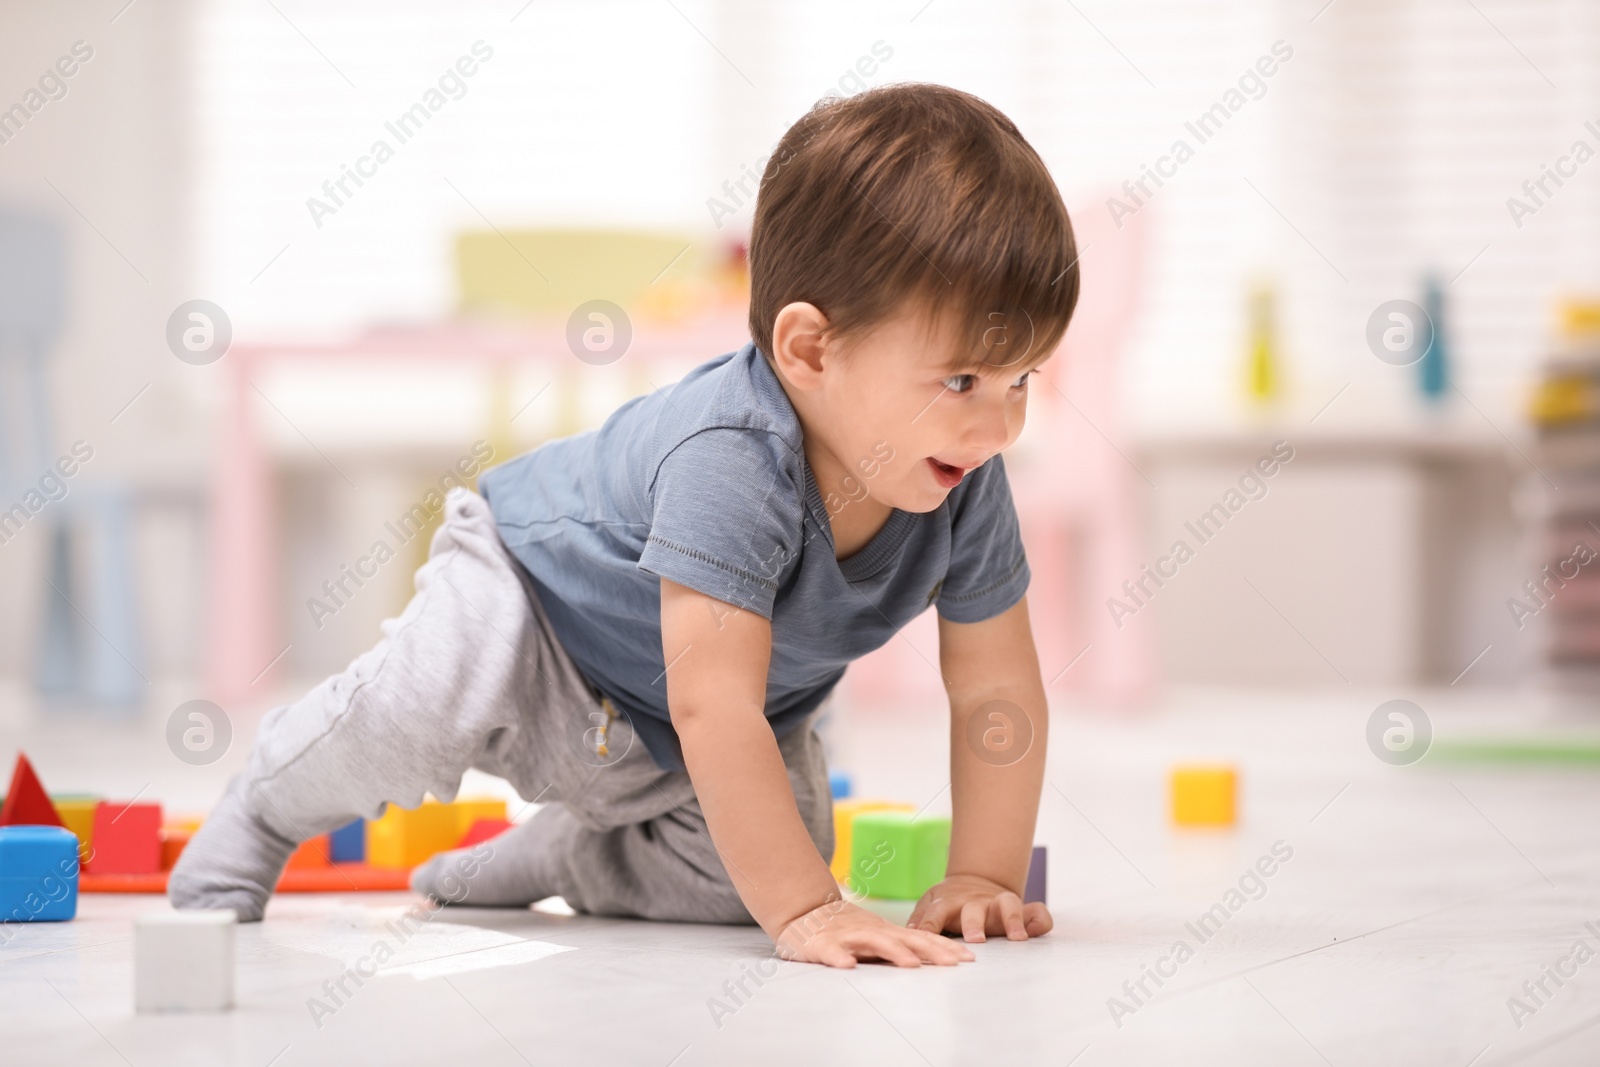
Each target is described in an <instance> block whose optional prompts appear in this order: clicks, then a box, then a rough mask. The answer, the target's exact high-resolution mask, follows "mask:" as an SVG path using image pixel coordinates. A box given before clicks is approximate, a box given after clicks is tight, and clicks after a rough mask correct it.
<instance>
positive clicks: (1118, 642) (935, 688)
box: [840, 197, 1155, 708]
mask: <svg viewBox="0 0 1600 1067" xmlns="http://www.w3.org/2000/svg"><path fill="white" fill-rule="evenodd" d="M1104 203H1105V198H1104V197H1100V198H1097V199H1092V200H1090V201H1089V202H1088V204H1087V206H1085V207H1082V208H1080V209H1079V210H1077V211H1074V212H1073V213H1072V219H1073V227H1074V230H1075V232H1076V235H1077V240H1078V252H1079V257H1080V262H1079V267H1080V270H1081V272H1082V288H1081V291H1080V293H1079V299H1078V307H1077V311H1076V312H1075V313H1074V316H1073V320H1072V325H1071V327H1070V328H1069V329H1068V331H1067V336H1066V340H1065V341H1064V342H1063V344H1062V347H1061V350H1060V351H1059V352H1058V353H1057V354H1056V356H1055V357H1054V358H1052V359H1051V360H1050V361H1049V362H1048V363H1046V364H1045V366H1044V367H1043V369H1042V371H1041V374H1040V376H1039V378H1038V379H1036V380H1035V385H1034V386H1033V389H1034V392H1033V395H1032V396H1031V397H1030V399H1029V412H1028V415H1029V419H1030V422H1031V423H1032V425H1030V427H1029V433H1030V435H1033V434H1037V435H1038V437H1037V438H1036V439H1034V440H1031V441H1030V447H1029V448H1027V449H1017V450H1014V454H1008V455H1007V457H1006V466H1007V471H1008V474H1009V475H1010V479H1011V486H1012V495H1013V496H1014V498H1015V500H1016V505H1017V513H1018V518H1019V521H1020V523H1021V526H1022V537H1023V542H1024V544H1025V545H1026V546H1027V551H1028V564H1029V567H1030V568H1031V569H1032V571H1033V580H1032V583H1031V584H1030V586H1029V588H1028V607H1029V615H1030V618H1031V620H1032V623H1033V631H1034V640H1035V643H1036V645H1037V646H1038V649H1039V665H1040V668H1041V670H1042V672H1043V675H1044V681H1045V684H1046V688H1047V690H1048V691H1050V692H1060V691H1072V692H1076V693H1081V694H1083V695H1084V696H1086V697H1088V698H1089V699H1091V700H1093V701H1094V702H1096V703H1099V704H1109V705H1112V706H1118V707H1125V706H1129V705H1133V704H1136V703H1138V702H1140V701H1141V700H1143V699H1144V698H1145V697H1146V696H1147V695H1148V694H1149V692H1150V690H1151V689H1152V687H1153V683H1154V680H1155V679H1154V662H1153V656H1152V652H1151V650H1152V642H1153V640H1154V633H1153V632H1152V630H1151V627H1152V626H1153V625H1154V619H1153V617H1152V613H1148V612H1141V613H1140V614H1139V615H1138V616H1136V617H1124V618H1123V620H1122V623H1123V625H1122V626H1121V627H1120V628H1119V627H1118V626H1117V625H1116V624H1115V622H1114V621H1113V620H1112V618H1111V615H1110V612H1109V611H1108V610H1107V607H1106V601H1107V599H1108V598H1110V597H1112V596H1120V595H1121V585H1122V583H1123V582H1124V581H1126V580H1128V579H1132V578H1137V577H1138V574H1139V568H1140V566H1141V564H1142V563H1143V562H1144V545H1143V540H1142V535H1141V524H1140V522H1139V517H1138V507H1137V499H1138V492H1139V491H1140V490H1141V489H1143V487H1144V485H1143V475H1141V474H1140V473H1139V472H1138V471H1137V470H1136V469H1135V467H1134V463H1136V462H1137V458H1136V457H1135V456H1134V455H1133V452H1132V450H1131V448H1130V446H1129V444H1128V442H1127V441H1126V437H1125V434H1124V431H1123V426H1122V411H1121V408H1120V405H1119V403H1118V398H1117V374H1118V368H1119V364H1120V357H1121V355H1122V352H1123V350H1124V348H1125V346H1126V344H1127V342H1128V337H1129V335H1130V333H1131V331H1132V328H1133V325H1134V323H1135V321H1136V316H1137V313H1138V310H1139V300H1140V296H1141V294H1142V291H1143V287H1144V271H1145V260H1146V255H1147V247H1148V241H1149V237H1148V233H1147V231H1148V229H1149V218H1150V213H1151V210H1153V209H1146V210H1144V211H1141V212H1140V213H1139V214H1137V215H1134V216H1132V217H1125V218H1124V219H1122V225H1121V226H1120V227H1118V226H1117V225H1116V224H1115V223H1114V222H1112V220H1111V218H1110V216H1109V215H1108V214H1107V212H1106V210H1105V208H1104V206H1103V205H1104ZM938 663H939V642H938V622H937V619H936V617H935V614H934V612H932V611H929V612H926V613H924V614H923V615H922V616H920V617H919V618H918V619H917V620H916V621H915V622H913V623H912V624H911V625H910V626H908V627H906V629H905V630H903V631H902V632H901V633H900V634H899V635H898V636H896V638H895V639H894V640H892V641H890V642H889V644H887V645H886V646H884V647H883V648H881V649H879V650H878V651H877V652H874V653H872V654H871V655H869V656H866V657H864V658H863V659H861V660H859V661H857V662H856V663H855V664H853V665H852V666H851V667H850V670H849V672H848V673H847V674H846V676H845V679H844V681H843V682H842V683H841V686H840V688H841V693H842V694H843V695H844V697H845V699H846V701H847V702H848V703H849V705H850V706H852V707H857V708H859V707H866V706H871V705H875V704H891V705H894V704H906V703H921V702H924V701H936V702H939V703H940V704H941V705H942V702H943V700H944V687H943V684H942V682H941V680H940V678H939V673H938Z"/></svg>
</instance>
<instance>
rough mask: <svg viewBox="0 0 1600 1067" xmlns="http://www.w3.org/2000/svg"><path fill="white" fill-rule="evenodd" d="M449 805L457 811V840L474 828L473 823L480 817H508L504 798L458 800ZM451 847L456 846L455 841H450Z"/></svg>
mask: <svg viewBox="0 0 1600 1067" xmlns="http://www.w3.org/2000/svg"><path fill="white" fill-rule="evenodd" d="M449 806H450V808H451V809H452V810H453V811H454V812H455V813H456V841H459V840H461V835H462V834H464V833H466V832H467V831H468V830H470V829H472V824H473V823H475V822H477V821H478V820H479V819H504V818H505V817H506V802H505V801H503V800H491V799H489V798H488V797H479V798H476V799H473V800H458V801H456V802H455V803H453V804H451V805H449ZM450 847H451V848H454V847H455V841H452V842H451V843H450Z"/></svg>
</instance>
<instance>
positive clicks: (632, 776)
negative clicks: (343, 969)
mask: <svg viewBox="0 0 1600 1067" xmlns="http://www.w3.org/2000/svg"><path fill="white" fill-rule="evenodd" d="M1076 263H1077V253H1076V251H1075V249H1074V242H1073V236H1072V229H1071V224H1070V223H1069V221H1068V218H1067V213H1066V210H1065V208H1064V207H1063V205H1062V201H1061V196H1060V194H1059V192H1058V191H1057V190H1056V187H1055V184H1054V183H1053V182H1052V180H1051V178H1050V175H1049V173H1048V172H1047V170H1046V169H1045V166H1044V164H1043V163H1042V162H1041V161H1040V159H1039V157H1038V155H1037V154H1036V153H1035V152H1034V151H1033V149H1032V148H1031V147H1030V146H1029V145H1028V144H1027V142H1026V141H1024V140H1023V138H1022V135H1021V134H1020V133H1019V132H1018V131H1017V128H1016V127H1015V126H1014V125H1013V124H1012V123H1011V122H1010V121H1009V120H1008V119H1006V118H1005V116H1004V115H1002V114H1001V113H1000V112H999V111H997V110H996V109H994V108H993V107H991V106H990V105H988V104H986V103H984V102H983V101H981V100H978V99H977V98H975V97H972V96H970V95H968V94H966V93H962V92H958V91H955V90H952V89H947V88H944V87H941V86H935V85H918V84H909V85H897V86H889V87H885V88H881V89H875V90H871V91H868V92H864V93H861V94H859V95H857V96H854V97H850V98H844V99H840V98H837V97H833V98H829V99H825V100H824V101H823V102H822V103H820V104H819V105H818V106H817V107H815V108H814V109H813V110H812V111H811V112H810V113H808V114H807V115H806V116H804V117H803V118H802V119H801V120H800V121H799V122H797V123H796V124H795V125H794V126H793V127H792V128H791V129H790V130H789V131H788V132H787V133H786V134H785V135H784V137H783V140H782V141H781V142H780V143H779V144H778V146H777V149H776V150H775V152H774V154H773V156H772V160H771V162H770V164H769V166H768V168H767V172H766V174H765V175H764V176H763V178H762V180H761V187H760V190H759V196H758V199H757V205H756V213H755V219H754V224H753V229H752V234H751V240H750V273H751V300H750V334H751V338H752V342H751V343H750V344H746V345H745V346H744V347H743V348H741V349H739V350H738V351H737V352H733V353H731V354H728V355H723V356H719V357H717V358H716V359H713V360H711V361H709V362H707V363H704V364H702V365H701V366H699V367H697V368H696V369H695V370H693V371H692V372H690V373H689V374H688V375H687V376H686V377H685V378H684V379H683V380H682V381H680V382H678V383H676V384H675V385H673V386H672V387H670V388H669V389H667V390H662V391H657V392H655V393H653V394H650V395H648V396H643V397H639V398H637V399H634V400H631V401H629V402H628V403H626V404H624V405H623V406H622V407H621V408H619V409H618V410H617V411H616V412H615V413H614V414H613V415H612V416H611V417H610V418H609V419H608V420H607V421H606V422H605V424H604V425H603V426H601V427H600V428H599V429H598V430H595V431H592V432H589V433H583V434H579V435H577V436H575V437H569V438H565V439H562V440H557V441H552V442H549V443H547V444H545V445H544V446H542V447H540V448H538V449H536V450H535V451H533V452H531V453H529V454H527V455H524V456H521V457H519V458H517V459H514V460H511V461H510V462H507V463H505V464H502V465H501V466H499V467H496V468H494V469H492V470H490V471H488V472H486V473H485V474H484V475H483V477H482V478H481V480H480V483H479V488H480V491H481V493H482V495H481V496H479V495H477V494H475V493H472V492H469V491H467V490H464V489H457V490H454V491H453V492H452V493H451V495H450V497H449V499H448V503H447V507H446V514H445V520H444V524H443V526H442V527H441V528H440V529H439V531H438V532H437V533H436V534H435V536H434V539H433V543H432V548H431V556H430V558H429V560H428V562H427V563H426V564H425V565H424V566H423V567H422V568H421V569H420V570H419V571H418V572H417V576H416V587H417V592H416V596H415V597H414V598H413V599H412V601H411V602H410V604H409V605H408V606H407V607H406V609H405V611H404V612H403V613H402V614H401V616H400V617H399V618H398V619H390V620H387V621H386V622H384V624H383V634H384V636H383V639H382V640H381V641H380V642H379V643H378V645H377V646H376V647H375V648H373V649H372V650H371V651H369V652H367V653H366V654H364V655H362V656H361V657H359V658H357V659H356V660H355V661H354V662H353V663H351V665H350V666H349V668H348V669H347V670H345V671H344V673H342V674H339V675H337V676H335V677H333V678H330V679H328V680H327V681H325V682H323V683H322V684H321V685H319V686H317V687H316V688H315V689H313V690H312V691H311V692H310V693H309V694H308V695H307V696H306V697H305V698H303V699H302V700H300V701H299V702H298V703H295V704H291V705H286V706H283V707H279V708H277V709H275V710H273V711H272V712H271V713H270V714H269V715H268V716H267V717H266V719H265V720H264V721H263V722H262V724H261V729H260V732H259V735H258V736H257V738H256V742H255V746H254V748H253V749H252V751H251V754H250V760H249V765H248V769H247V770H246V771H245V772H244V773H243V774H241V775H240V776H238V777H237V778H235V779H234V780H233V782H232V783H230V785H229V787H228V790H227V793H226V794H225V796H224V797H223V799H222V800H221V802H220V803H219V804H218V805H217V808H216V810H215V812H214V813H213V814H212V816H211V818H210V819H208V820H207V821H206V823H205V824H204V826H203V827H202V828H201V829H200V831H199V833H198V834H197V835H196V836H195V838H194V840H193V841H192V843H191V844H190V845H189V847H188V849H187V850H186V851H185V852H184V853H183V856H182V858H181V860H180V861H179V863H178V865H177V868H176V869H175V870H174V871H173V872H172V877H171V889H170V893H171V897H172V901H173V903H174V904H175V905H176V906H178V907H180V908H229V907H231V908H234V909H235V910H237V911H238V912H239V916H240V918H241V919H242V920H243V921H247V922H248V921H254V920H257V919H259V918H260V917H261V914H262V910H263V908H264V906H265V903H266V899H267V897H268V895H269V894H270V892H271V889H272V887H273V886H274V884H275V883H276V881H277V878H278V875H279V873H280V872H281V871H282V869H283V866H284V863H285V861H286V859H287V857H288V855H289V853H290V852H291V851H292V850H293V849H294V847H295V845H296V844H297V843H298V842H300V841H304V840H306V839H308V838H310V837H313V836H315V835H317V834H321V833H325V832H326V831H328V830H331V829H333V828H335V827H337V826H339V825H341V824H343V823H345V822H347V821H349V820H350V819H352V818H354V817H356V816H363V817H366V818H369V819H370V818H375V817H377V816H378V815H379V814H381V812H382V811H383V808H384V805H385V804H399V805H400V806H401V807H406V808H410V807H415V806H416V805H418V804H419V803H421V801H422V799H423V794H424V793H425V792H431V793H433V794H434V795H435V796H437V797H439V798H440V799H442V800H450V799H452V798H453V797H454V796H455V794H456V791H457V790H458V789H459V787H460V784H461V777H462V774H463V773H464V772H465V771H466V770H467V768H469V767H476V768H478V769H480V770H483V771H486V772H488V773H490V774H494V775H499V776H502V777H504V778H506V779H507V780H508V781H509V782H510V783H511V785H512V786H513V787H515V788H516V790H517V792H518V793H519V794H521V795H522V796H523V797H524V798H525V799H527V800H529V801H540V802H543V804H542V806H541V807H540V809H539V810H538V811H537V812H536V813H535V814H534V816H533V817H532V818H530V819H529V820H527V821H526V822H523V823H521V824H519V825H518V826H516V827H515V828H514V829H512V830H510V831H508V832H507V833H505V834H503V835H501V836H500V837H498V838H495V839H494V840H493V841H492V842H491V843H489V844H487V845H484V846H479V847H478V848H476V849H472V850H460V851H457V852H448V853H444V854H442V855H440V856H437V857H435V858H434V859H433V860H432V861H430V862H429V863H427V864H424V865H423V866H421V867H419V868H418V869H417V870H416V871H415V872H414V874H413V876H412V887H413V888H414V889H416V890H417V891H419V892H422V893H424V894H427V895H429V896H430V897H432V898H434V899H435V900H439V901H446V902H454V903H467V904H477V905H487V906H526V905H528V904H530V903H532V902H534V901H537V900H541V899H543V898H545V897H547V896H553V895H560V896H562V897H564V898H565V899H566V901H567V903H568V904H570V905H571V906H572V907H573V908H574V909H576V910H578V911H580V912H587V913H591V914H601V915H631V916H639V917H644V918H652V919H670V920H680V921H683V920H687V921H699V922H724V923H748V922H750V921H752V920H754V921H755V922H757V923H759V924H760V925H761V927H762V928H763V929H764V930H765V931H766V932H767V934H768V935H769V936H770V937H771V938H772V939H773V941H774V942H775V944H776V946H777V950H778V952H779V954H780V955H782V956H783V957H784V958H786V959H792V960H804V961H811V962H817V963H823V964H827V965H830V966H837V967H853V966H855V964H856V961H857V960H873V959H877V960H885V961H888V962H891V963H894V964H897V965H900V966H912V967H914V966H919V965H920V964H922V963H925V962H926V963H936V964H953V963H956V962H958V961H962V960H971V959H973V958H974V957H973V956H972V953H971V952H970V951H969V950H968V949H967V948H966V947H965V946H963V945H962V944H960V943H959V942H956V941H952V940H950V939H948V938H946V937H944V936H943V935H944V934H946V933H952V934H954V933H959V934H961V935H963V936H964V937H965V939H966V940H967V941H982V940H984V939H985V937H986V936H989V935H994V936H998V935H1001V934H1004V935H1006V936H1007V937H1008V938H1011V939H1024V938H1027V937H1029V936H1038V935H1040V934H1043V933H1045V932H1047V931H1048V930H1049V929H1050V928H1051V925H1052V924H1051V919H1050V915H1049V913H1048V911H1047V910H1046V909H1045V906H1044V905H1043V904H1041V903H1029V904H1026V905H1024V904H1023V903H1022V900H1021V898H1020V896H1019V894H1020V892H1021V890H1022V887H1023V881H1024V879H1025V877H1026V875H1027V869H1028V861H1029V856H1030V846H1031V844H1032V839H1033V830H1034V820H1035V818H1036V816H1037V813H1038V805H1039V795H1040V788H1041V785H1042V783H1043V778H1044V764H1045V747H1046V721H1047V720H1046V710H1045V694H1044V685H1043V683H1042V680H1041V677H1040V673H1039V665H1038V659H1037V656H1036V654H1035V652H1034V647H1033V638H1032V634H1031V632H1030V630H1029V625H1028V614H1027V602H1026V600H1025V598H1024V595H1023V594H1024V593H1025V591H1026V589H1027V585H1028V578H1029V570H1028V564H1027V561H1026V559H1025V558H1024V555H1023V549H1022V543H1021V539H1020V537H1019V534H1018V526H1017V518H1016V513H1015V511H1014V510H1013V506H1012V500H1011V491H1010V488H1009V486H1008V485H1007V482H1006V472H1005V466H1004V463H1003V461H1002V459H1001V458H1000V455H999V454H1000V452H1001V451H1002V450H1003V449H1005V448H1006V447H1007V446H1009V445H1010V444H1012V443H1013V442H1014V441H1016V439H1017V436H1018V434H1020V433H1021V431H1022V425H1023V417H1024V414H1025V411H1026V407H1027V396H1028V377H1029V376H1030V374H1031V373H1032V372H1033V370H1034V369H1035V368H1037V367H1038V365H1039V364H1040V363H1042V362H1043V361H1044V360H1045V359H1046V358H1048V356H1049V355H1050V354H1051V353H1052V352H1053V350H1054V349H1055V347H1056V346H1057V345H1058V344H1059V342H1060V340H1061V337H1062V335H1063V333H1064V332H1065V330H1066V327H1067V322H1068V320H1069V319H1070V318H1071V315H1072V310H1073V306H1074V304H1075V302H1076V300H1077V294H1078V274H1077V267H1076ZM930 606H935V607H937V610H938V616H939V645H940V647H939V664H938V670H939V671H940V673H941V676H942V678H943V681H944V684H945V688H946V690H947V691H948V693H949V699H950V786H949V788H950V794H951V803H952V806H953V811H954V816H953V825H952V838H951V844H950V859H949V866H948V871H947V874H946V876H945V879H944V881H942V882H941V883H939V884H938V885H937V886H935V887H934V888H933V889H932V890H930V891H929V892H928V893H927V894H926V895H925V896H924V897H923V898H922V899H921V900H920V901H919V902H918V903H917V905H916V907H915V910H914V911H913V912H912V915H911V919H910V921H909V922H908V923H907V925H906V926H904V927H900V926H896V925H894V924H893V923H890V922H888V921H886V920H884V919H882V918H880V917H879V916H877V915H876V914H874V913H872V912H870V911H867V910H866V909H864V908H861V907H858V906H856V905H855V904H853V903H851V902H849V901H847V900H845V899H843V898H842V896H841V893H840V888H839V886H838V884H837V883H836V882H835V881H834V879H833V877H832V875H831V874H830V873H829V869H828V860H829V858H830V856H831V855H832V852H833V844H834V841H833V823H832V814H831V812H832V800H831V795H830V792H829V788H828V776H827V768H826V766H825V765H824V761H823V756H822V751H821V745H820V742H819V739H818V736H817V734H816V732H815V730H814V729H813V728H812V722H813V719H814V718H815V715H816V714H817V709H818V707H819V706H820V705H821V703H822V702H823V700H824V699H825V698H826V697H827V696H828V694H829V692H830V691H831V690H832V689H833V687H834V685H835V683H837V682H838V681H839V678H840V677H841V676H842V675H843V674H844V670H845V667H846V666H848V665H849V663H850V662H851V661H853V660H855V659H858V658H859V657H861V656H863V655H865V654H866V653H868V652H871V651H872V650H873V649H875V648H878V647H880V646H882V645H883V644H885V643H886V642H888V641H890V640H891V639H893V638H894V637H895V635H896V633H897V631H899V630H900V629H901V628H902V627H904V626H905V625H906V624H907V623H909V622H910V621H911V620H912V619H914V618H915V617H916V616H918V615H920V614H921V613H922V612H923V611H925V610H926V609H927V608H928V607H930ZM930 668H932V664H931V663H930ZM996 738H998V741H997V740H996ZM1019 738H1020V739H1021V740H1020V741H1019V740H1018V739H1019ZM1008 745H1009V746H1010V747H1009V748H1008V747H1007V746H1008ZM891 862H892V861H891Z"/></svg>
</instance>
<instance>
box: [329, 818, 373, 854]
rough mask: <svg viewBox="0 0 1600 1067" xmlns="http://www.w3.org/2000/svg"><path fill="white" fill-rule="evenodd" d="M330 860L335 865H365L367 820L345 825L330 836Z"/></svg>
mask: <svg viewBox="0 0 1600 1067" xmlns="http://www.w3.org/2000/svg"><path fill="white" fill-rule="evenodd" d="M328 858H329V859H331V860H333V862H335V863H365V862H366V860H367V820H365V819H356V820H355V821H354V822H348V823H345V824H344V825H343V826H341V827H339V828H338V829H337V830H335V831H334V832H333V833H331V834H329V835H328Z"/></svg>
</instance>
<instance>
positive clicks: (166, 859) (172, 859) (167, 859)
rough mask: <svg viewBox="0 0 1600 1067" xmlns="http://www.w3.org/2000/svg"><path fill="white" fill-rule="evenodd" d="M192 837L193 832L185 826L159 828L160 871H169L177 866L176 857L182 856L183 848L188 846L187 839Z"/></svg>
mask: <svg viewBox="0 0 1600 1067" xmlns="http://www.w3.org/2000/svg"><path fill="white" fill-rule="evenodd" d="M193 836H194V831H193V830H191V829H189V828H188V827H187V826H163V827H162V828H161V869H162V870H163V871H170V870H172V868H173V867H174V866H175V865H176V864H177V862H178V857H179V856H181V855H183V850H184V846H186V845H188V843H189V838H191V837H193Z"/></svg>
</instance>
